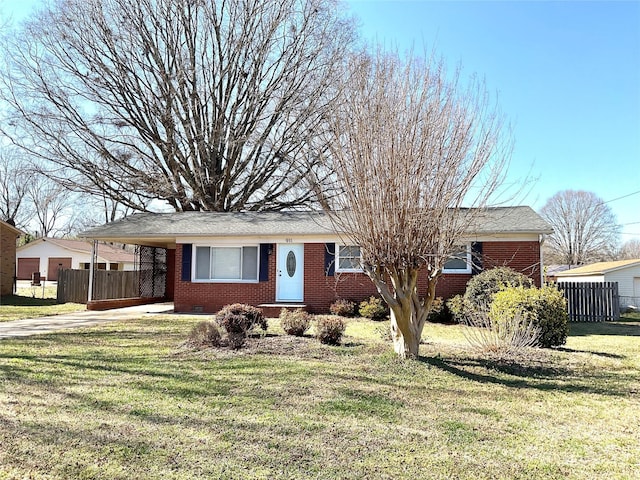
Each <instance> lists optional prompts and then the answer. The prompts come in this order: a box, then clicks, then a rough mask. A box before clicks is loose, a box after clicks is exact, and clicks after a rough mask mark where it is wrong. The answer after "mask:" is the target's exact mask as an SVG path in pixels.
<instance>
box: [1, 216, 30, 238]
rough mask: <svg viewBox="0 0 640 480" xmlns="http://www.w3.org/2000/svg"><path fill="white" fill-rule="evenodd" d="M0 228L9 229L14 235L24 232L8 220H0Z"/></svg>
mask: <svg viewBox="0 0 640 480" xmlns="http://www.w3.org/2000/svg"><path fill="white" fill-rule="evenodd" d="M0 228H1V229H3V230H5V229H6V230H9V231H11V232H13V233H15V235H16V237H17V236H20V235H24V232H23V231H22V230H20V229H19V228H18V227H16V226H14V225H11V224H10V223H9V222H5V221H4V220H0Z"/></svg>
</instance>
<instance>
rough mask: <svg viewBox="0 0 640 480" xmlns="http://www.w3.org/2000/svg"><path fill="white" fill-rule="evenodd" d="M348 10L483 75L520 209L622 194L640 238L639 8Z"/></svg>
mask: <svg viewBox="0 0 640 480" xmlns="http://www.w3.org/2000/svg"><path fill="white" fill-rule="evenodd" d="M38 3H41V2H40V0H0V15H1V14H2V13H4V14H7V13H8V12H13V13H14V14H15V17H16V19H17V18H19V17H20V16H22V15H23V14H24V13H23V12H24V11H25V10H27V9H28V8H30V7H31V6H32V5H37V4H38ZM346 5H347V7H348V8H349V9H350V11H351V13H353V14H354V15H356V16H357V17H358V18H359V23H360V27H361V32H362V34H363V36H364V37H365V38H367V39H377V40H378V41H379V42H381V43H383V44H385V45H387V46H394V47H397V48H399V49H400V50H401V51H404V50H405V49H409V48H411V47H412V46H413V47H415V48H416V50H418V51H421V50H422V49H423V47H426V48H435V49H436V51H437V52H438V53H439V54H441V55H442V56H443V57H444V58H445V60H446V61H447V62H448V63H449V64H450V66H451V67H455V66H456V65H457V64H460V65H461V66H462V67H463V72H464V73H465V74H471V73H477V74H478V75H480V76H481V77H483V78H484V79H485V81H486V85H487V88H488V90H489V91H490V92H491V93H495V94H497V95H498V100H499V103H500V106H501V109H502V111H503V113H504V114H505V116H506V117H507V118H508V119H509V120H510V121H511V123H512V125H513V134H514V138H515V150H514V153H513V158H512V162H511V168H510V179H513V180H516V179H520V178H526V177H530V178H535V179H536V180H535V181H534V182H529V183H528V184H527V185H526V187H525V188H524V190H523V195H524V197H520V198H519V199H518V202H517V203H521V204H527V205H530V206H532V207H533V208H534V209H536V210H538V209H540V208H541V207H542V206H543V205H544V203H545V202H546V201H547V199H548V198H549V197H551V196H552V195H553V194H555V193H556V192H558V191H561V190H566V189H574V190H587V191H592V192H594V193H596V194H597V195H598V196H599V197H601V198H602V199H603V200H605V201H611V200H614V199H616V198H618V197H622V196H626V198H623V199H620V200H615V201H611V202H610V203H608V205H609V206H610V207H611V209H612V210H613V212H614V213H615V214H616V215H617V217H618V221H619V222H620V223H621V224H623V232H624V235H623V237H622V239H623V240H628V239H630V238H632V237H635V238H640V1H622V2H615V1H604V2H598V1H584V2H580V1H563V2H559V1H529V2H525V1H518V0H511V1H418V0H415V1H400V0H398V1H395V0H386V1H383V0H350V1H348V2H347V4H346ZM3 11H4V12H3ZM630 194H632V195H630ZM627 195H629V196H627Z"/></svg>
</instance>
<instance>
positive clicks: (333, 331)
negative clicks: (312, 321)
mask: <svg viewBox="0 0 640 480" xmlns="http://www.w3.org/2000/svg"><path fill="white" fill-rule="evenodd" d="M345 328H346V325H345V323H344V321H343V320H342V319H341V318H340V317H333V316H329V315H320V316H318V317H316V338H317V339H318V340H320V343H324V344H326V345H340V342H341V341H342V334H343V333H344V329H345Z"/></svg>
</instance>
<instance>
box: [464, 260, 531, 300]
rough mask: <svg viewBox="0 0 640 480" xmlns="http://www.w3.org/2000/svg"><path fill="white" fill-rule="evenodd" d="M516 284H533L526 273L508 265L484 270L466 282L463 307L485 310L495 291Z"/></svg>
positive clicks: (515, 285)
mask: <svg viewBox="0 0 640 480" xmlns="http://www.w3.org/2000/svg"><path fill="white" fill-rule="evenodd" d="M517 286H522V287H524V288H529V287H532V286H533V281H532V280H531V279H530V278H529V277H527V276H526V275H524V274H522V273H520V272H516V271H515V270H513V269H512V268H509V267H496V268H491V269H489V270H485V271H483V272H481V273H479V274H478V275H476V276H474V277H473V278H471V280H469V282H468V283H467V289H466V290H465V292H464V298H463V300H464V306H463V308H465V309H467V308H472V309H474V310H476V311H478V310H479V311H487V310H489V307H490V305H491V301H492V300H493V296H494V295H495V294H496V293H498V292H499V291H500V290H502V289H504V288H506V287H517Z"/></svg>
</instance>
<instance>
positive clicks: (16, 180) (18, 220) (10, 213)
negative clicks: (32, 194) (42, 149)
mask: <svg viewBox="0 0 640 480" xmlns="http://www.w3.org/2000/svg"><path fill="white" fill-rule="evenodd" d="M31 180H32V175H31V173H30V166H29V164H28V162H27V161H26V159H25V158H24V156H23V155H21V153H20V152H19V151H17V150H16V149H13V148H10V147H2V148H0V219H2V220H5V221H6V220H11V221H13V222H14V223H15V224H16V225H17V226H18V227H20V228H25V227H26V226H27V224H28V222H29V219H30V214H31V208H30V207H31V205H30V202H29V200H28V198H26V197H27V189H28V187H29V183H30V182H31Z"/></svg>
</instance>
